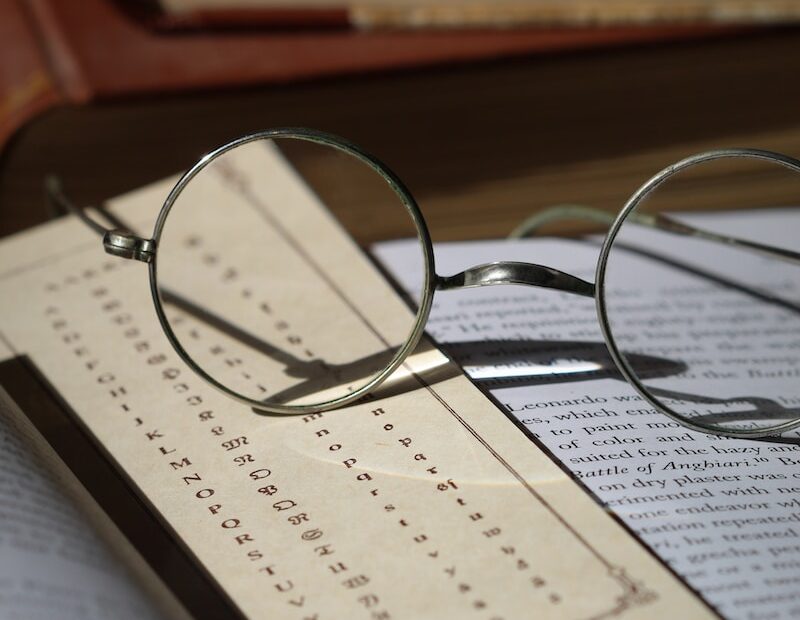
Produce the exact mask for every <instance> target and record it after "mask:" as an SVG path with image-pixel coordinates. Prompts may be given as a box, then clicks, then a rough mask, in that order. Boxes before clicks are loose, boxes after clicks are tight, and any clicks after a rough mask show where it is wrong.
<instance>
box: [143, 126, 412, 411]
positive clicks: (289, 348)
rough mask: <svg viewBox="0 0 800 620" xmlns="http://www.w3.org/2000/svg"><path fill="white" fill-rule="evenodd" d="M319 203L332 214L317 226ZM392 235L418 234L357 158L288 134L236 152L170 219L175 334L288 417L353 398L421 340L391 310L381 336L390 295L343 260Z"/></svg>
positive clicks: (234, 384) (358, 265)
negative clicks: (288, 410)
mask: <svg viewBox="0 0 800 620" xmlns="http://www.w3.org/2000/svg"><path fill="white" fill-rule="evenodd" d="M319 202H321V203H322V204H323V205H324V206H325V208H327V209H328V210H330V213H331V216H330V217H321V218H320V217H319V216H318V215H314V216H312V215H311V214H312V213H313V212H314V211H315V210H316V209H319ZM220 213H222V215H220ZM390 231H391V232H390ZM390 235H391V236H405V237H414V236H416V235H417V229H416V226H415V224H414V221H413V219H412V218H411V216H410V215H409V213H408V211H407V210H406V208H405V206H404V205H403V203H402V202H401V200H400V198H399V196H398V194H396V193H395V191H394V190H393V189H392V188H391V187H390V186H389V185H388V184H387V182H386V181H385V179H384V178H382V177H381V175H380V174H378V173H377V172H376V171H375V170H374V169H373V168H372V167H370V166H368V165H367V164H365V163H364V162H363V161H361V160H360V159H359V158H357V157H355V156H354V155H351V154H349V153H346V152H343V151H341V150H338V149H336V148H333V147H331V146H327V145H324V144H318V143H314V142H310V141H305V140H300V139H293V138H283V137H281V138H270V139H259V140H255V141H252V142H249V143H245V144H242V145H240V146H237V147H235V148H233V149H231V150H229V151H227V152H225V153H223V154H222V155H220V156H219V157H217V158H216V159H213V160H212V161H211V163H209V164H208V165H207V166H206V167H205V168H202V169H201V170H200V172H199V173H198V174H197V175H196V176H195V177H193V178H192V180H191V181H190V182H189V183H188V184H187V185H186V186H185V187H184V189H183V190H182V192H181V193H180V194H179V195H178V197H177V198H176V200H175V201H174V203H173V205H172V208H171V210H170V212H169V214H168V216H167V218H166V220H165V222H164V226H163V229H162V231H161V236H160V239H159V240H158V254H157V263H156V269H157V274H158V280H157V282H158V289H159V294H160V297H161V299H162V302H163V308H164V314H165V316H166V320H167V322H168V324H169V329H170V330H171V331H172V334H173V336H174V338H175V339H176V340H177V341H178V343H179V344H180V346H181V347H182V348H183V350H184V352H185V353H186V355H188V357H189V358H191V360H192V361H194V362H195V364H197V366H199V367H200V368H201V369H202V370H203V371H204V372H205V373H206V374H207V375H208V377H209V378H211V379H213V380H214V381H215V382H217V383H218V384H219V385H220V386H222V387H224V388H226V389H228V390H229V391H231V392H232V393H234V394H235V395H238V396H240V397H243V398H246V399H249V400H251V401H256V402H259V403H263V404H265V405H271V404H277V405H281V406H294V405H317V404H320V403H324V402H329V401H331V400H335V399H339V398H342V397H345V396H347V395H348V394H351V393H352V392H353V391H356V390H358V389H359V388H361V387H363V386H365V385H367V384H368V383H369V382H370V381H371V380H372V379H373V378H374V377H375V376H376V375H378V374H379V373H381V371H383V370H384V369H385V368H386V367H387V365H388V364H389V363H390V361H391V360H392V359H393V357H394V356H395V354H396V353H397V352H398V350H399V349H400V348H401V347H402V345H403V344H405V342H406V341H407V339H408V338H409V336H410V334H411V332H412V330H413V326H414V316H413V313H411V312H408V311H405V312H399V313H394V312H392V313H384V315H383V316H381V317H380V321H381V326H380V329H379V330H376V329H375V325H374V324H373V323H374V321H373V320H372V318H371V316H370V313H371V311H373V310H374V309H375V308H376V307H384V306H385V302H386V299H385V297H386V296H387V295H391V294H392V292H391V289H388V288H387V287H386V286H377V285H376V284H375V282H376V281H383V279H382V278H380V279H378V278H376V276H375V274H374V273H371V274H365V273H364V272H363V270H364V269H367V270H372V271H373V272H374V269H375V268H374V267H372V266H371V265H369V264H368V263H367V264H366V266H365V262H364V261H362V260H351V259H348V257H351V256H355V255H356V254H359V253H361V252H362V249H361V247H359V246H358V245H357V244H356V243H355V242H354V241H353V240H352V239H357V240H358V242H359V243H362V244H367V243H369V242H371V241H374V240H376V239H378V238H382V237H388V236H390ZM331 240H333V241H331ZM419 260H420V265H422V264H423V254H422V250H420V254H419ZM418 273H420V274H423V273H424V269H422V268H421V267H420V269H419V271H418ZM421 277H422V276H421Z"/></svg>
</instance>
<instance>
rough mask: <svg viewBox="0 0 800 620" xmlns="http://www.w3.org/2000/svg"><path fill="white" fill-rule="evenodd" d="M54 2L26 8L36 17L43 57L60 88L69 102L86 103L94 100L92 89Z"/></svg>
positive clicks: (43, 0)
mask: <svg viewBox="0 0 800 620" xmlns="http://www.w3.org/2000/svg"><path fill="white" fill-rule="evenodd" d="M53 1H54V0H27V5H28V7H29V8H30V13H31V15H32V16H33V17H34V21H35V25H36V28H37V29H38V31H39V35H40V41H41V43H42V48H43V50H44V54H45V56H46V58H47V61H48V63H49V65H50V68H51V71H52V74H53V76H54V78H55V79H56V80H57V81H58V85H59V87H60V88H61V90H62V92H63V93H64V95H65V97H66V99H67V100H68V101H70V102H71V103H83V102H86V101H88V100H89V99H90V98H91V96H92V88H91V87H90V85H89V83H88V81H87V79H86V77H85V76H84V73H83V71H81V65H80V62H79V59H78V57H77V56H76V54H75V53H74V51H73V48H72V46H71V45H70V43H69V40H68V39H67V37H66V34H65V32H64V29H63V28H62V27H61V24H60V22H59V19H58V17H57V14H56V12H55V11H54V9H53V7H52V5H51V3H52V2H53ZM75 10H78V11H80V10H81V9H79V8H76V9H75Z"/></svg>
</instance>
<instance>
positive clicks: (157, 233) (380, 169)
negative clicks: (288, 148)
mask: <svg viewBox="0 0 800 620" xmlns="http://www.w3.org/2000/svg"><path fill="white" fill-rule="evenodd" d="M270 139H294V140H304V141H306V142H312V143H314V144H319V145H322V146H328V147H332V148H334V149H337V150H339V151H341V152H343V153H345V154H347V155H350V156H352V157H355V158H357V159H358V160H359V161H361V162H362V163H364V164H365V165H367V166H368V167H369V168H371V169H372V170H373V171H374V172H376V173H377V174H379V175H380V176H381V177H382V178H383V179H384V180H385V181H386V183H388V184H389V186H390V187H391V189H392V190H393V191H394V192H395V194H397V196H398V197H399V198H400V201H401V203H402V204H403V207H405V209H406V211H407V212H408V214H409V215H410V216H411V219H412V221H413V222H414V226H415V228H416V230H417V236H418V238H419V240H420V245H421V248H422V255H423V259H424V261H425V278H424V280H423V286H422V299H421V301H420V304H419V308H418V309H417V313H416V317H415V319H414V324H413V327H412V329H411V332H410V334H409V336H408V338H407V340H406V341H405V344H404V345H403V346H402V347H400V349H399V350H398V351H397V353H395V355H394V357H392V359H391V360H390V361H389V364H388V365H387V366H386V367H385V368H384V369H383V370H382V371H380V372H379V373H378V374H376V375H375V376H374V377H373V378H372V379H370V380H369V381H368V382H367V383H366V384H364V385H362V386H361V387H359V388H357V389H355V390H353V391H352V392H350V393H348V394H346V395H344V396H341V397H339V398H334V399H331V400H329V401H323V402H321V403H314V404H309V405H280V404H276V403H269V404H265V403H264V402H262V401H258V400H255V399H252V398H248V397H247V396H243V395H242V394H239V393H238V392H235V391H234V390H232V389H230V388H229V387H227V386H226V385H225V384H223V383H221V382H219V381H217V380H216V379H215V378H214V377H212V376H211V375H210V374H208V372H206V371H205V370H204V369H203V368H202V366H200V365H199V364H197V363H196V362H195V361H194V359H193V358H192V356H191V355H189V353H187V352H186V350H185V349H184V348H183V346H182V345H181V343H180V341H179V340H178V338H177V336H176V335H175V332H174V331H173V329H172V326H171V325H170V323H169V320H168V319H167V316H166V313H165V312H164V306H163V299H162V295H161V289H160V288H159V286H158V252H157V251H154V252H153V257H152V260H150V261H149V274H150V293H151V296H152V298H153V304H154V305H155V309H156V315H157V316H158V321H159V323H160V324H161V328H162V329H163V330H164V333H165V334H166V336H167V339H168V340H169V343H170V344H171V345H172V347H173V349H175V352H176V353H177V354H178V355H179V356H180V357H181V359H182V360H183V361H184V362H185V363H186V364H187V365H188V366H189V367H190V368H191V369H192V370H193V371H194V372H195V373H196V374H198V375H199V376H200V377H201V378H202V379H204V380H205V381H207V382H208V383H209V384H211V385H212V386H214V387H215V388H216V389H217V390H220V391H221V392H223V393H224V394H226V395H228V396H230V397H231V398H233V399H235V400H237V401H238V402H240V403H242V404H244V405H247V406H249V407H252V408H254V409H257V410H259V411H264V412H267V413H274V414H306V413H316V412H320V411H328V410H330V409H335V408H338V407H342V406H344V405H347V404H348V403H352V402H354V401H356V400H359V399H360V398H363V397H364V396H366V395H367V394H369V393H370V392H371V391H372V390H374V389H375V388H376V387H378V386H379V385H380V384H381V383H383V382H384V381H385V380H386V379H387V378H388V377H389V375H391V374H392V373H393V372H394V371H395V370H397V369H398V368H399V367H400V365H401V364H402V363H403V362H404V361H405V359H406V358H407V357H408V355H409V354H410V353H411V352H412V351H413V350H414V348H415V347H416V346H417V344H418V343H419V341H420V338H422V334H423V333H424V332H425V324H426V323H427V321H428V315H429V314H430V311H431V305H432V304H433V292H434V290H435V286H434V285H435V276H434V275H433V274H435V273H436V271H435V268H434V257H433V243H432V242H431V237H430V233H429V232H428V226H427V224H426V223H425V219H424V218H423V217H422V212H421V211H420V209H419V206H418V205H417V203H416V201H415V200H414V197H413V196H412V195H411V192H410V191H409V190H408V188H407V187H406V186H405V184H404V183H403V182H402V181H401V180H400V179H399V178H398V177H397V175H396V174H394V173H393V172H392V171H391V170H390V169H389V168H388V167H387V166H386V165H385V164H383V163H382V162H380V161H379V160H378V159H377V158H375V157H373V156H372V155H370V154H369V153H367V152H365V151H364V150H363V149H361V148H360V147H358V146H356V145H355V144H352V143H351V142H348V141H347V140H344V139H343V138H339V137H337V136H333V135H330V134H327V133H323V132H321V131H317V130H314V129H306V128H295V127H286V128H278V129H269V130H266V131H260V132H257V133H252V134H248V135H246V136H242V137H240V138H237V139H236V140H233V141H232V142H228V143H227V144H224V145H222V146H220V147H219V148H217V149H214V150H213V151H211V152H210V153H207V154H206V155H204V156H203V157H202V158H201V159H200V160H199V161H198V162H197V163H196V164H195V165H194V166H192V167H191V168H189V170H187V171H186V173H184V175H183V176H182V177H181V178H180V179H179V180H178V182H177V183H176V184H175V186H174V187H173V188H172V190H171V191H170V193H169V195H168V196H167V198H166V200H165V201H164V205H163V206H162V207H161V211H160V212H159V214H158V218H157V219H156V223H155V227H154V229H153V236H152V242H153V245H154V247H155V248H157V247H158V244H159V241H160V239H161V233H162V231H163V229H164V224H165V223H166V221H167V217H168V216H169V213H170V211H171V209H172V207H173V205H174V204H175V201H176V200H177V199H178V197H179V196H180V194H181V192H182V191H183V190H184V188H185V187H186V186H187V185H188V184H189V182H191V180H192V179H193V178H194V177H195V176H197V175H198V174H199V173H200V172H201V171H202V170H203V169H204V168H205V167H206V166H208V165H209V164H211V163H212V162H213V161H215V160H216V159H217V158H219V157H221V156H222V155H224V154H225V153H227V152H228V151H231V150H233V149H235V148H237V147H240V146H243V145H245V144H247V143H250V142H255V141H257V140H270Z"/></svg>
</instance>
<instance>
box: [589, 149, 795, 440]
mask: <svg viewBox="0 0 800 620" xmlns="http://www.w3.org/2000/svg"><path fill="white" fill-rule="evenodd" d="M727 158H750V159H759V160H762V161H768V162H772V163H776V164H779V165H782V166H784V167H786V168H788V169H790V170H792V171H794V172H798V173H800V161H799V160H797V159H794V158H792V157H788V156H786V155H782V154H781V153H774V152H772V151H763V150H759V149H745V148H737V149H719V150H715V151H707V152H705V153H698V154H696V155H692V156H690V157H687V158H685V159H682V160H681V161H679V162H677V163H675V164H673V165H671V166H668V167H666V168H664V169H663V170H662V171H661V172H659V173H658V174H656V175H655V176H653V177H651V178H650V179H649V180H648V181H647V182H646V183H645V184H644V185H642V186H641V187H640V188H639V189H638V190H637V191H636V192H635V193H634V194H633V195H632V196H631V197H630V199H629V200H628V202H627V203H625V206H624V207H623V208H622V210H621V211H620V212H619V214H618V215H617V217H616V219H614V222H613V223H612V224H611V228H610V229H609V230H608V232H607V233H606V236H605V239H604V240H603V245H602V247H601V249H600V255H599V256H598V259H597V268H596V270H595V286H596V288H597V294H596V295H595V305H596V307H597V319H598V321H599V322H600V329H601V330H602V332H603V339H604V340H605V342H606V346H607V347H608V351H609V353H610V354H611V358H612V359H613V360H614V363H615V364H616V366H617V368H618V369H619V371H620V373H622V376H623V377H625V379H626V380H627V381H628V383H630V384H631V385H632V386H633V388H634V389H635V390H636V391H637V392H638V393H639V395H640V396H641V397H642V398H644V399H645V401H647V402H648V403H649V404H650V405H652V406H653V407H654V408H655V409H656V410H657V411H659V412H661V413H663V414H664V415H666V416H669V417H670V418H672V419H673V420H675V421H676V422H678V423H679V424H681V425H683V426H685V427H687V428H690V429H692V430H695V431H699V432H702V433H710V434H713V435H721V436H724V437H740V438H751V439H756V438H759V437H768V436H772V435H776V434H780V433H783V432H786V431H788V430H791V429H793V428H797V427H798V426H800V419H797V420H792V421H789V422H785V423H783V424H778V425H776V426H773V427H770V428H769V429H766V430H765V429H737V430H728V429H723V428H719V427H712V426H707V425H704V424H699V423H696V422H692V421H691V420H690V419H687V418H685V417H684V416H681V415H680V414H679V413H677V412H676V411H674V410H672V409H670V408H669V407H667V406H666V405H664V404H663V403H661V402H660V401H658V400H657V399H656V398H655V397H654V396H653V394H652V393H651V392H650V391H649V390H648V388H647V387H646V386H645V385H644V384H643V383H642V381H641V380H640V379H639V377H638V375H637V374H636V372H635V371H634V369H633V367H632V366H631V364H630V362H629V361H628V359H627V358H626V357H625V356H624V355H622V353H621V351H620V350H619V347H618V346H617V342H616V340H615V339H614V334H613V331H612V329H611V324H610V321H609V318H608V310H607V307H606V295H605V292H606V270H607V268H608V256H609V254H610V253H611V248H612V246H613V244H614V241H615V240H616V238H617V235H618V234H619V231H620V229H621V228H622V225H623V224H624V223H625V222H626V221H627V219H628V217H629V216H630V215H631V214H632V213H633V212H634V211H635V210H636V208H637V207H638V206H639V205H640V204H641V203H642V202H643V201H644V200H645V199H646V198H647V196H648V195H650V194H651V193H652V192H653V191H654V190H655V189H657V188H658V186H659V185H661V184H662V183H664V182H665V181H667V179H669V178H670V177H671V176H673V175H675V174H676V173H678V172H680V171H682V170H685V169H686V168H689V167H691V166H695V165H697V164H702V163H704V162H709V161H714V160H718V159H727ZM659 219H663V218H659ZM670 222H672V223H675V224H678V226H679V228H678V229H676V230H673V231H671V232H675V233H676V234H682V235H689V236H693V237H697V238H705V239H708V240H711V241H717V242H720V243H724V244H727V245H731V246H736V247H740V248H742V249H748V250H751V251H754V252H759V253H767V254H770V255H772V252H770V251H766V252H765V250H773V249H774V248H765V247H763V246H760V244H755V243H751V242H748V241H745V240H742V239H736V238H734V237H729V236H725V235H718V234H714V233H709V232H707V231H703V230H699V229H697V228H694V227H689V226H686V225H685V224H683V223H681V222H676V221H675V220H670ZM659 228H661V229H662V230H667V231H669V228H668V227H667V226H659ZM782 254H789V255H791V254H792V253H782ZM790 258H791V260H793V261H797V260H798V258H800V257H798V256H790Z"/></svg>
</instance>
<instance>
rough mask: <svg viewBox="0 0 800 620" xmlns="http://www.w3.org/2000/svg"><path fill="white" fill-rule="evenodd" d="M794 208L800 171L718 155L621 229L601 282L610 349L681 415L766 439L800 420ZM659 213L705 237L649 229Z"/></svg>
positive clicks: (798, 212) (668, 186)
mask: <svg viewBox="0 0 800 620" xmlns="http://www.w3.org/2000/svg"><path fill="white" fill-rule="evenodd" d="M798 205H800V173H798V172H795V171H793V170H791V169H787V168H785V167H783V166H781V165H780V164H778V163H775V162H770V161H764V160H759V159H755V158H736V159H732V158H725V159H718V160H714V161H708V162H704V163H701V164H698V165H695V166H691V167H689V168H687V169H684V170H682V171H680V172H678V173H676V174H675V175H673V176H672V177H669V178H668V180H667V181H665V182H664V183H663V184H662V185H660V186H658V187H657V188H656V189H655V190H654V191H653V192H652V193H651V194H649V195H648V197H647V198H646V199H645V200H644V201H643V202H642V203H640V204H639V206H638V207H637V208H636V209H635V210H634V211H632V212H631V213H630V214H629V215H628V217H627V218H626V220H625V222H624V223H623V225H622V226H621V228H620V229H619V233H618V235H617V237H616V239H615V240H614V243H613V245H612V246H611V249H610V252H609V255H608V262H607V267H606V272H605V282H604V285H605V286H604V288H605V306H606V312H607V320H608V327H609V331H610V336H611V339H612V340H613V343H612V344H613V345H614V347H616V350H617V351H618V353H619V356H620V357H621V359H622V361H623V362H624V364H625V365H626V367H627V369H628V372H629V373H630V374H631V375H632V378H633V379H634V380H635V382H638V384H639V387H640V389H642V390H644V391H645V392H646V393H647V394H648V395H649V397H650V398H651V399H652V400H653V401H655V403H657V404H659V405H660V406H661V407H663V408H664V409H666V410H667V411H669V412H671V413H672V415H674V416H675V417H677V418H678V419H680V420H683V421H687V422H689V423H692V424H695V425H698V426H700V427H703V428H705V429H707V430H723V431H727V432H742V431H751V432H759V433H766V432H777V431H780V430H781V429H782V428H785V427H786V426H788V425H790V424H792V423H794V422H795V421H796V420H798V419H799V418H800V254H797V253H798V252H800V246H798V243H797V231H800V208H798ZM742 208H744V209H746V210H743V211H742V210H739V211H731V212H726V213H724V214H722V215H720V214H709V213H690V212H689V211H688V210H689V209H691V210H700V211H703V210H712V209H713V210H720V209H723V210H727V209H742ZM659 212H670V213H669V217H671V218H673V219H674V220H675V221H677V222H680V223H685V224H688V225H690V226H692V227H694V228H696V229H697V230H699V231H705V232H707V233H709V234H703V233H692V232H690V230H689V229H681V228H675V227H673V226H670V225H668V223H666V222H661V223H658V222H657V221H656V222H655V223H654V221H653V220H652V218H651V217H650V216H651V215H652V214H654V213H659ZM737 240H741V241H745V242H753V243H757V244H762V245H763V246H764V247H763V248H762V249H761V250H756V249H753V248H748V247H745V245H744V244H743V243H739V242H738V241H737ZM653 413H655V410H653ZM652 420H653V423H659V422H660V420H659V419H658V418H656V417H655V416H654V417H653V418H652Z"/></svg>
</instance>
